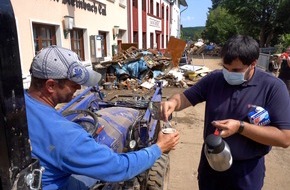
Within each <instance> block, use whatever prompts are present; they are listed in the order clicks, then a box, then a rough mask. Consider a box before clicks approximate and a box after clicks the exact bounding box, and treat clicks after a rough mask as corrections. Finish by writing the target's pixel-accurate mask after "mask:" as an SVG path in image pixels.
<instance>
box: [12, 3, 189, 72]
mask: <svg viewBox="0 0 290 190" xmlns="http://www.w3.org/2000/svg"><path fill="white" fill-rule="evenodd" d="M180 2H181V4H182V2H185V0H171V1H168V0H25V3H23V2H21V1H19V0H11V3H12V6H13V9H14V14H15V18H16V24H17V33H18V41H19V51H20V59H21V67H22V73H23V77H26V76H29V67H30V64H31V61H32V59H33V57H34V56H35V54H36V53H37V52H38V51H40V50H41V49H42V48H45V47H47V46H49V45H59V46H62V47H66V48H69V49H72V50H73V51H74V52H76V53H77V54H78V55H79V57H80V58H81V60H82V61H83V63H84V64H88V65H90V64H91V63H95V62H99V61H103V60H104V61H106V60H110V59H111V58H112V56H113V55H114V54H115V53H116V52H117V51H118V48H117V45H118V44H120V43H138V46H139V48H157V49H165V48H166V45H167V42H168V39H169V37H170V36H175V37H179V36H178V33H176V32H174V31H175V30H177V29H172V28H178V27H180V26H179V22H176V23H175V22H173V20H176V19H177V20H180V18H179V17H180V14H179V8H178V7H179V5H180ZM139 5H140V6H139ZM141 5H142V6H141ZM173 6H175V8H176V11H175V14H172V7H173ZM175 17H176V18H175ZM173 23H175V25H176V26H172V24H173Z"/></svg>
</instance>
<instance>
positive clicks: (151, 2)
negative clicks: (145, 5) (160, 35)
mask: <svg viewBox="0 0 290 190" xmlns="http://www.w3.org/2000/svg"><path fill="white" fill-rule="evenodd" d="M150 14H152V15H153V0H150Z"/></svg>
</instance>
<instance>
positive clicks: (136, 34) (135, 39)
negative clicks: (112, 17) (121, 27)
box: [133, 31, 138, 43]
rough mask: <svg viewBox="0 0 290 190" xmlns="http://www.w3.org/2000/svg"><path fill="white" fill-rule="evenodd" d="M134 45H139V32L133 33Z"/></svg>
mask: <svg viewBox="0 0 290 190" xmlns="http://www.w3.org/2000/svg"><path fill="white" fill-rule="evenodd" d="M133 43H138V32H136V31H134V32H133Z"/></svg>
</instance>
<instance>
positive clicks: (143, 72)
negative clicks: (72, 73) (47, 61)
mask: <svg viewBox="0 0 290 190" xmlns="http://www.w3.org/2000/svg"><path fill="white" fill-rule="evenodd" d="M170 40H172V39H171V38H170ZM173 40H175V42H174V43H172V44H173V45H171V47H172V48H168V49H167V50H166V51H165V53H164V54H162V53H161V52H159V51H157V50H155V49H147V50H142V49H138V48H136V47H135V46H131V47H129V48H128V49H126V50H123V49H122V50H120V51H119V52H118V53H117V54H116V55H114V56H113V58H112V60H111V61H104V62H99V63H96V64H94V65H93V67H94V69H95V70H96V71H98V72H99V73H101V74H102V76H103V77H102V81H101V85H102V86H103V88H104V89H107V90H110V89H129V90H137V89H138V88H145V89H151V88H153V87H154V85H155V82H156V80H158V81H162V85H163V86H164V87H165V86H167V87H172V86H177V87H181V88H187V87H188V86H190V85H192V84H194V83H195V82H196V81H197V80H198V79H199V78H200V77H203V76H204V75H205V74H207V73H208V72H210V70H209V69H207V68H206V67H202V66H193V65H190V64H187V65H183V66H181V67H179V65H178V62H179V61H180V58H181V55H182V54H183V53H184V52H185V45H186V44H185V43H184V41H182V44H184V46H183V47H180V45H179V46H178V45H176V43H180V40H179V39H173ZM168 46H169V47H170V41H169V44H168ZM175 47H178V48H179V49H178V50H176V48H175ZM174 48H175V49H174Z"/></svg>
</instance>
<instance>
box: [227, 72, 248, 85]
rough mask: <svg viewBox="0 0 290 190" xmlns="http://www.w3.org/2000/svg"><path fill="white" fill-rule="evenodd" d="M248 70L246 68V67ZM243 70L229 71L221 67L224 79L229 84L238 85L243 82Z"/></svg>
mask: <svg viewBox="0 0 290 190" xmlns="http://www.w3.org/2000/svg"><path fill="white" fill-rule="evenodd" d="M247 70H248V69H247ZM246 72H247V71H245V72H230V71H228V70H227V69H225V68H223V75H224V78H225V80H226V81H227V82H228V83H229V84H230V85H240V84H243V83H244V82H245V81H247V80H245V73H246Z"/></svg>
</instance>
